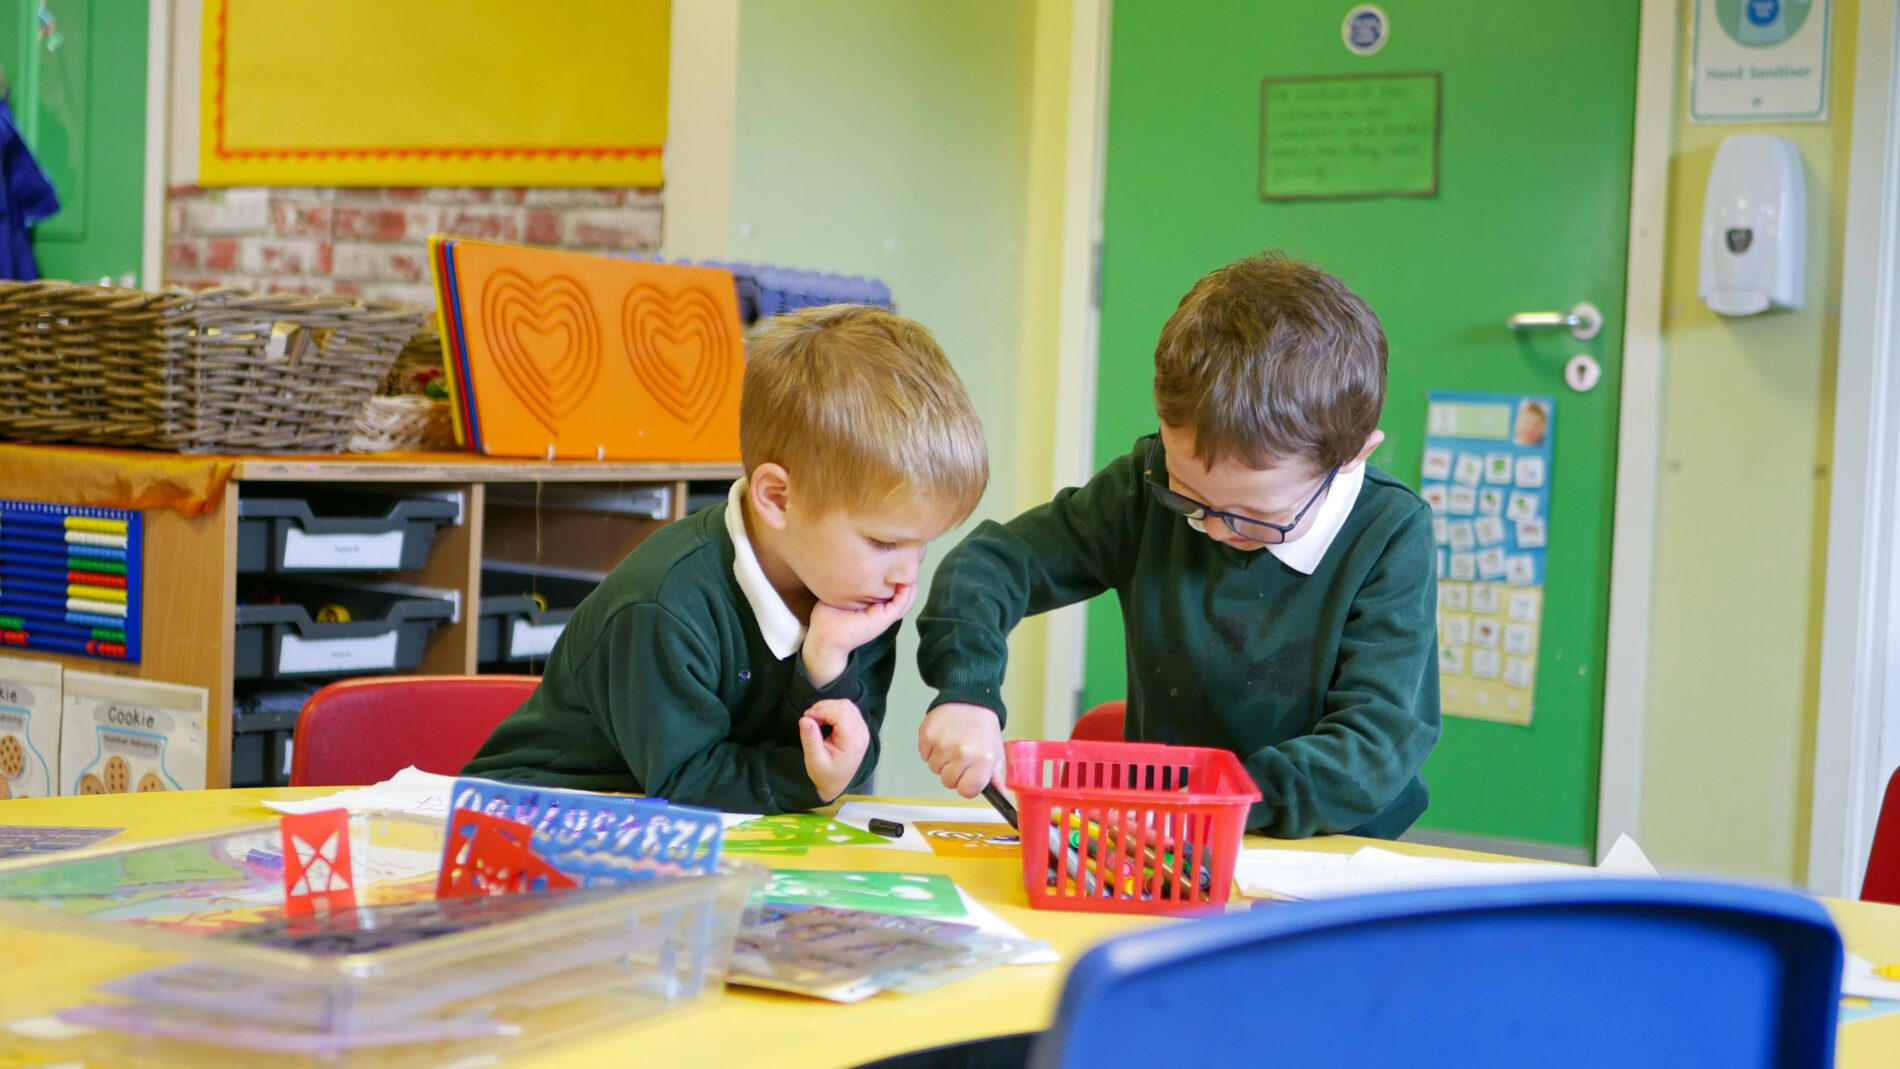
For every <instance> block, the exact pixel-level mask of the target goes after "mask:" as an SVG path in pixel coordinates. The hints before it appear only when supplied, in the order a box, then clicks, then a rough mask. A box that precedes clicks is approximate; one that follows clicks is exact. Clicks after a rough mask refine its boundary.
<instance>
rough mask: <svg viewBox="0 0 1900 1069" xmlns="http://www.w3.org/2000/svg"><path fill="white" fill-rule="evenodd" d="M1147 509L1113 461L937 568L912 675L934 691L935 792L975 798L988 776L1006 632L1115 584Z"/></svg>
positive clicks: (929, 718)
mask: <svg viewBox="0 0 1900 1069" xmlns="http://www.w3.org/2000/svg"><path fill="white" fill-rule="evenodd" d="M1145 500H1146V491H1145V490H1144V488H1143V486H1142V482H1141V473H1140V472H1139V471H1137V470H1135V461H1134V459H1133V457H1132V456H1122V457H1119V458H1117V459H1116V460H1114V461H1113V462H1111V463H1110V464H1109V465H1108V467H1106V468H1104V469H1102V470H1101V471H1100V472H1098V473H1097V474H1096V475H1095V477H1094V478H1093V479H1090V480H1089V482H1088V483H1087V485H1084V486H1081V487H1070V488H1068V489H1065V490H1061V491H1059V492H1057V494H1056V496H1055V498H1054V499H1053V500H1051V501H1050V502H1049V503H1048V504H1045V505H1038V506H1036V507H1035V508H1033V509H1030V510H1029V511H1028V512H1025V513H1023V514H1022V515H1021V516H1018V517H1016V518H1015V519H1013V520H1011V521H1009V522H1008V523H1002V524H999V523H995V522H993V521H985V522H984V523H982V524H981V525H979V526H978V527H977V529H976V530H975V531H973V532H971V534H970V536H969V537H968V538H965V539H964V540H963V542H962V543H961V544H959V545H958V546H957V547H956V548H955V549H953V550H951V551H950V553H949V555H948V556H946V557H945V558H944V561H943V564H942V565H941V566H939V567H938V569H937V575H936V578H935V580H933V581H932V583H931V587H930V597H929V599H928V601H927V602H926V603H925V605H924V611H923V613H922V614H921V615H920V616H919V617H918V620H917V630H918V635H919V641H918V649H917V666H918V669H919V671H920V672H921V673H922V675H923V678H924V682H925V683H926V684H928V685H929V686H931V687H933V688H935V689H936V691H937V697H936V700H935V702H933V703H932V706H931V711H930V712H929V713H928V714H927V715H926V716H925V717H924V723H923V726H922V727H921V728H920V729H919V731H918V743H917V749H918V753H919V754H920V755H921V756H922V757H923V758H924V760H925V762H926V763H928V764H929V765H930V768H931V771H933V772H936V773H937V774H938V775H939V777H940V778H941V779H942V780H943V784H944V786H946V787H951V788H954V789H955V790H957V791H958V793H960V794H962V795H963V796H964V797H966V798H973V797H975V796H976V795H977V794H978V793H980V792H981V791H982V789H983V787H984V786H986V785H987V784H988V783H989V782H990V780H991V779H992V778H993V777H994V775H995V774H996V772H997V770H998V769H999V768H1000V766H1001V761H1002V723H1003V719H1004V716H1005V715H1006V712H1007V710H1005V709H1004V707H1003V676H1004V673H1005V671H1006V670H1007V668H1008V664H1009V633H1010V631H1011V630H1013V629H1014V628H1015V626H1016V624H1017V623H1018V622H1020V621H1021V620H1022V618H1023V617H1024V616H1027V615H1030V614H1032V613H1039V612H1046V611H1048V610H1050V609H1055V608H1060V607H1062V606H1064V605H1071V604H1074V603H1075V602H1078V601H1084V600H1086V599H1088V598H1092V597H1094V596H1095V595H1097V594H1100V593H1102V592H1103V591H1105V590H1108V589H1109V588H1111V587H1114V586H1116V585H1118V584H1120V583H1122V582H1123V581H1124V580H1125V579H1126V578H1127V576H1128V575H1129V574H1130V572H1131V571H1132V570H1133V567H1134V549H1135V542H1136V539H1137V538H1138V537H1139V533H1140V524H1141V518H1142V516H1143V508H1142V506H1143V504H1144V502H1145ZM979 710H988V711H990V712H992V713H994V714H995V718H994V719H993V720H991V719H989V718H987V717H984V716H981V715H978V713H979Z"/></svg>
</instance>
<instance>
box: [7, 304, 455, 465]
mask: <svg viewBox="0 0 1900 1069" xmlns="http://www.w3.org/2000/svg"><path fill="white" fill-rule="evenodd" d="M421 322H422V312H421V311H420V310H418V309H414V308H410V307H407V306H404V305H396V304H381V303H370V302H362V301H354V300H349V299H347V298H342V297H292V296H260V295H257V294H252V293H249V292H246V291H244V290H235V289H214V290H204V291H201V292H198V293H190V292H186V291H184V290H167V291H165V292H162V293H148V292H144V291H141V290H131V289H119V288H116V287H109V286H96V285H82V284H75V283H71V282H52V281H42V282H0V437H7V438H14V439H19V440H22V441H31V442H87V443H92V444H95V445H120V446H145V447H149V448H153V449H174V450H179V451H181V452H187V453H197V452H212V451H231V452H237V451H243V452H286V453H290V452H295V453H327V452H335V451H337V450H339V449H341V448H343V446H344V444H345V443H346V442H347V441H348V440H349V436H350V433H351V430H352V426H353V423H354V421H355V418H356V414H357V413H358V412H359V411H361V410H362V407H363V402H364V401H365V400H366V399H367V398H368V397H369V396H370V395H371V394H372V393H374V392H375V390H376V387H377V384H378V383H380V382H381V381H382V379H383V375H384V373H385V372H386V371H388V369H389V365H390V362H391V361H392V360H394V359H395V357H396V354H397V352H398V351H399V350H400V349H401V348H402V346H403V344H404V342H406V341H408V340H409V338H410V337H412V336H413V335H414V334H415V332H416V328H417V327H418V325H420V323H421ZM273 335H275V337H273Z"/></svg>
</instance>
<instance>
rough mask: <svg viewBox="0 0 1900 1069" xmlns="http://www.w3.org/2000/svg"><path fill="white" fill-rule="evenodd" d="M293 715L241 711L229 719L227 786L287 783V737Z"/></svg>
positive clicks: (289, 732)
mask: <svg viewBox="0 0 1900 1069" xmlns="http://www.w3.org/2000/svg"><path fill="white" fill-rule="evenodd" d="M296 727H297V714H296V713H294V712H292V713H245V714H243V715H240V716H234V717H232V718H231V786H233V787H282V786H283V785H285V784H286V783H289V782H290V745H291V743H290V737H291V732H292V731H293V730H295V729H296Z"/></svg>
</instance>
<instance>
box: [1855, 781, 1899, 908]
mask: <svg viewBox="0 0 1900 1069" xmlns="http://www.w3.org/2000/svg"><path fill="white" fill-rule="evenodd" d="M1860 898H1861V901H1863V902H1887V903H1891V904H1894V905H1900V768H1896V769H1894V770H1893V778H1892V779H1889V780H1888V781H1887V794H1886V797H1884V798H1882V799H1881V802H1880V819H1879V820H1878V821H1877V822H1876V823H1875V824H1874V846H1873V849H1872V850H1869V851H1868V852H1867V875H1866V877H1865V878H1864V879H1862V880H1861V882H1860Z"/></svg>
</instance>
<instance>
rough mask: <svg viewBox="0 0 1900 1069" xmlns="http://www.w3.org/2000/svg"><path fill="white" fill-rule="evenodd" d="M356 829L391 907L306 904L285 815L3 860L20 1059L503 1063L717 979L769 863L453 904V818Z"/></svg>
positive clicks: (3, 979) (370, 823)
mask: <svg viewBox="0 0 1900 1069" xmlns="http://www.w3.org/2000/svg"><path fill="white" fill-rule="evenodd" d="M350 830H351V843H350V849H351V854H352V857H353V870H354V872H355V875H356V884H357V901H358V904H359V906H366V907H369V908H365V909H359V910H356V911H350V912H345V913H343V914H340V915H331V916H330V917H329V918H328V919H326V920H325V921H324V923H323V924H322V925H321V926H320V927H319V926H314V925H311V924H310V922H309V919H308V918H305V919H303V920H302V921H300V922H294V921H293V920H292V919H290V918H286V917H285V916H284V912H283V879H282V874H281V868H273V864H275V865H279V866H281V864H282V853H281V849H282V842H281V838H280V835H279V831H278V825H277V824H276V822H270V823H265V824H257V825H251V826H248V827H245V828H240V829H227V830H224V831H219V832H212V833H203V834H198V835H192V836H183V837H179V838H174V839H167V840H160V841H152V842H145V843H136V844H132V845H125V846H117V847H113V846H106V847H95V848H91V849H86V850H80V851H72V852H69V853H64V854H60V855H57V856H55V857H52V858H45V857H42V858H36V859H22V860H18V861H12V862H5V863H0V959H3V960H4V962H5V967H4V968H0V1061H3V1060H6V1059H5V1056H6V1055H9V1054H12V1055H19V1056H21V1057H23V1058H24V1059H25V1060H26V1062H27V1064H40V1063H41V1061H45V1062H48V1063H50V1062H54V1061H59V1062H70V1063H73V1064H79V1063H85V1064H110V1065H138V1066H207V1065H216V1066H221V1067H223V1066H236V1067H248V1066H258V1067H270V1069H283V1067H302V1066H311V1067H315V1066H325V1067H330V1066H363V1065H374V1066H379V1067H392V1069H393V1067H408V1066H444V1065H476V1064H485V1063H487V1062H490V1061H494V1060H499V1059H502V1058H506V1057H509V1056H512V1055H515V1054H518V1053H520V1052H522V1051H524V1050H526V1049H529V1048H531V1047H535V1046H539V1045H542V1044H544V1043H548V1042H552V1041H557V1040H561V1039H565V1038H569V1037H574V1036H578V1035H581V1034H584V1033H587V1032H592V1031H595V1030H598V1029H600V1028H605V1027H611V1026H615V1025H620V1024H624V1023H626V1022H628V1021H632V1020H635V1019H638V1018H640V1017H643V1016H647V1015H651V1014H655V1013H661V1012H665V1011H670V1010H675V1009H679V1008H682V1007H685V1006H687V1005H689V1004H692V1003H694V1002H696V1001H698V1000H700V999H702V998H706V997H709V996H714V995H716V993H717V992H718V991H719V990H720V987H721V985H722V984H723V983H724V980H725V976H726V971H727V966H728V964H729V961H730V958H731V953H732V945H733V937H734V934H735V932H736V930H737V927H738V925H739V922H740V920H741V919H742V917H743V914H744V912H745V908H746V905H747V902H748V899H749V897H750V896H751V895H752V894H753V892H755V891H756V890H757V889H758V888H759V887H761V886H762V885H763V883H764V873H763V870H761V869H758V868H757V867H756V866H752V865H749V864H746V863H744V862H726V863H724V864H723V865H722V866H721V871H720V873H719V874H718V875H715V876H707V877H695V878H681V879H670V880H656V881H649V882H644V883H634V884H623V885H620V886H614V887H606V888H590V889H586V890H582V891H575V892H567V893H560V894H554V895H510V896H502V897H497V898H464V899H451V900H447V901H446V902H442V903H437V902H435V900H434V897H433V894H434V886H435V878H436V870H437V867H438V864H439V858H440V855H441V850H442V842H443V826H442V822H440V821H430V820H424V819H421V818H416V817H406V816H375V815H356V816H353V817H352V818H351V820H350ZM403 913H409V914H411V917H412V919H411V920H410V921H409V922H408V923H406V924H403V923H399V922H398V921H397V918H398V917H399V916H400V915H401V914H403ZM416 913H422V914H424V915H425V916H426V918H427V919H426V921H425V922H422V923H418V922H417V921H416V920H415V919H413V917H414V914H416ZM341 921H348V922H350V923H340V922H341ZM352 925H353V927H352Z"/></svg>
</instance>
